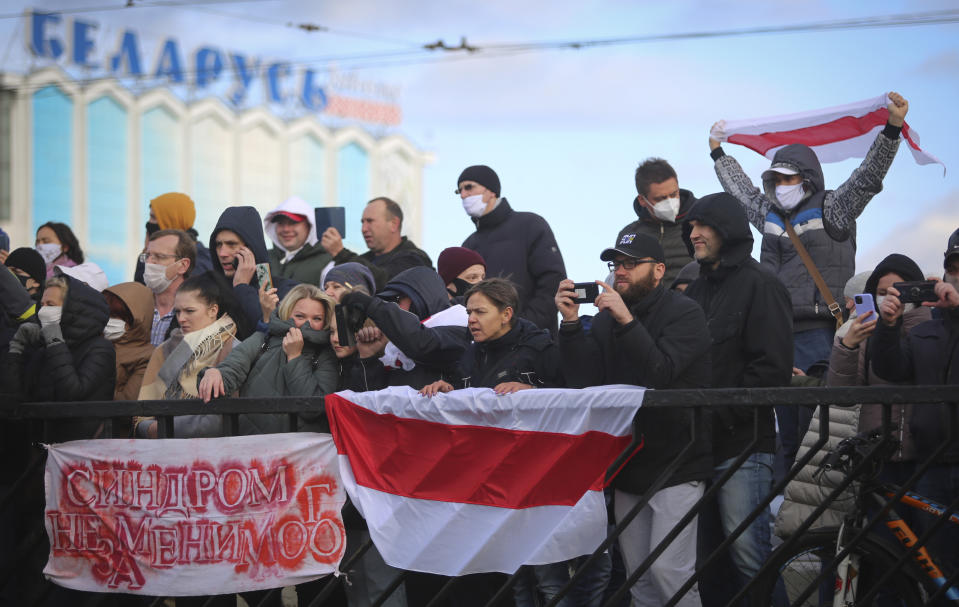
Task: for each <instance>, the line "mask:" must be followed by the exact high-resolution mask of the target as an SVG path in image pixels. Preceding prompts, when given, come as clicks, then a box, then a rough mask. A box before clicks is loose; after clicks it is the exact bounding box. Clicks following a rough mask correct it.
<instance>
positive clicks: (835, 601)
mask: <svg viewBox="0 0 959 607" xmlns="http://www.w3.org/2000/svg"><path fill="white" fill-rule="evenodd" d="M895 447H896V441H894V440H892V439H890V438H889V437H888V436H887V437H886V438H885V439H884V438H883V433H882V432H879V431H872V432H868V433H862V434H859V435H857V436H854V437H851V438H847V439H845V440H843V441H842V442H840V443H839V445H838V446H837V448H836V450H835V451H834V452H833V453H831V454H830V455H829V456H828V457H826V458H824V459H823V461H822V462H820V465H819V470H818V471H817V473H816V474H817V475H820V474H822V473H823V472H824V471H827V470H832V469H835V470H838V471H841V472H843V473H845V474H847V475H848V474H849V473H850V471H851V470H853V469H854V468H856V467H857V464H860V462H866V464H865V466H863V467H860V470H861V471H863V472H862V474H861V478H859V479H858V480H859V486H858V488H856V487H855V485H851V486H852V487H854V489H853V492H854V495H855V505H854V508H853V510H852V512H851V513H850V514H849V515H848V516H847V517H846V518H845V520H844V522H843V524H842V525H841V526H839V527H824V528H820V529H815V530H812V531H807V532H806V533H805V534H803V536H802V537H800V538H799V539H798V540H797V541H796V542H794V543H793V544H792V545H790V544H789V542H787V543H786V544H784V545H783V546H781V547H780V549H778V550H776V551H775V552H774V553H773V554H772V555H771V556H770V561H772V562H771V564H770V567H769V569H768V570H766V571H765V572H762V573H761V574H760V576H759V578H758V579H757V580H756V581H755V586H754V590H753V592H752V594H751V602H752V605H754V606H755V607H760V606H761V607H769V606H770V605H775V606H777V607H778V606H780V605H793V606H797V605H798V606H801V607H808V606H832V607H846V606H849V607H851V606H853V605H889V604H898V605H907V606H912V605H923V604H926V601H927V600H929V599H930V598H932V597H933V596H934V595H937V594H938V595H939V596H941V597H942V599H941V601H942V604H950V605H959V586H957V585H952V586H949V587H948V588H947V589H945V590H940V588H941V587H943V586H946V585H947V580H948V579H949V573H951V572H949V573H944V572H943V570H942V568H941V567H940V566H939V565H938V564H937V563H936V562H935V560H934V559H933V557H932V555H931V554H930V553H929V551H928V550H927V549H926V547H925V546H921V547H918V548H913V547H914V546H915V545H916V543H917V541H918V537H917V534H916V533H915V532H914V531H913V530H912V529H911V528H910V527H909V525H908V524H907V523H906V522H905V521H904V520H902V518H901V517H900V516H899V515H898V514H897V513H896V512H895V510H893V509H892V508H889V509H888V510H887V512H886V513H885V514H883V515H882V517H881V518H880V521H881V522H882V523H883V524H884V525H885V527H886V528H888V529H889V530H890V531H891V532H892V534H893V536H894V537H895V538H896V539H897V540H898V542H899V543H898V544H896V543H895V542H892V541H890V540H888V539H887V537H886V536H885V534H880V533H879V532H878V531H877V530H876V527H878V523H877V524H876V525H875V526H874V528H873V529H869V530H865V527H866V524H867V521H868V520H869V514H868V511H867V508H866V506H867V504H869V503H872V504H875V505H876V506H877V507H878V508H879V510H881V509H882V508H883V507H884V506H886V504H887V503H888V502H889V501H890V500H892V499H894V498H896V496H897V494H898V493H899V492H900V488H899V487H897V486H895V485H892V484H888V483H883V482H881V481H879V480H877V476H878V474H879V471H880V469H881V466H882V463H883V462H884V461H885V460H886V459H887V457H888V455H889V454H890V453H892V452H893V451H894V450H895ZM872 452H875V453H874V454H873V455H874V457H872V458H871V459H868V458H867V455H869V454H870V453H872ZM896 503H898V504H902V505H904V506H908V507H910V508H914V509H917V510H921V511H924V512H927V513H929V514H933V515H936V516H937V517H941V516H942V515H943V513H945V512H947V510H951V509H947V508H946V507H945V506H943V505H941V504H938V503H935V502H933V501H931V500H929V499H926V498H925V497H923V496H921V495H919V494H917V493H915V492H912V491H906V492H904V494H903V495H902V496H901V497H899V498H898V500H896ZM952 508H953V509H954V508H955V504H954V505H953V507H952ZM946 520H947V521H948V524H957V525H959V516H957V515H956V514H952V513H951V512H950V513H949V518H948V519H946ZM938 524H944V523H938ZM860 535H862V537H861V538H859V539H858V540H855V538H857V536H860ZM910 551H911V552H912V556H911V558H910V557H908V556H906V555H907V554H908V553H909V552H910ZM899 561H903V563H902V566H901V567H900V568H899V569H898V570H896V571H894V572H892V573H888V572H890V571H891V570H892V569H893V568H894V567H895V566H896V565H897V564H899V563H898V562H899ZM877 583H878V584H879V587H878V588H876V586H877ZM954 584H955V582H954ZM864 600H865V601H864ZM937 604H939V603H937Z"/></svg>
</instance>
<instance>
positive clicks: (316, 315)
mask: <svg viewBox="0 0 959 607" xmlns="http://www.w3.org/2000/svg"><path fill="white" fill-rule="evenodd" d="M333 306H334V303H333V300H331V299H330V298H329V297H328V296H327V295H326V294H325V293H323V291H321V290H320V288H319V287H317V286H314V285H305V284H304V285H297V286H295V287H293V288H292V289H291V290H290V292H289V293H288V294H287V296H286V297H284V298H283V300H282V301H281V302H280V305H279V307H278V308H277V309H276V311H275V312H274V313H273V315H272V317H271V318H270V324H269V331H268V333H263V332H261V331H257V332H256V333H254V334H253V335H252V336H250V337H248V338H247V339H245V340H243V343H241V344H240V345H239V346H237V347H236V348H234V349H233V351H232V352H231V353H230V355H229V356H227V357H226V359H224V360H223V361H222V362H220V363H218V364H217V365H216V366H214V367H209V368H207V369H204V370H203V371H201V372H200V377H199V384H198V386H199V387H198V390H199V394H200V398H202V399H203V402H209V401H210V400H211V399H213V398H216V397H219V396H225V395H228V394H234V393H237V394H238V395H239V396H326V395H327V394H331V393H332V392H334V391H335V390H336V385H337V365H336V355H335V354H334V352H333V349H332V347H331V346H330V326H331V323H332V319H333ZM321 408H322V406H321ZM315 419H316V416H308V415H305V414H304V415H301V420H300V425H299V430H301V431H304V432H310V431H315V426H314V425H313V423H312V422H313V421H314V420H315ZM287 429H288V428H287V416H286V415H277V414H248V415H241V416H240V434H271V433H275V432H285V431H286V430H287Z"/></svg>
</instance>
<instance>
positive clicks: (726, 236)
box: [683, 193, 793, 463]
mask: <svg viewBox="0 0 959 607" xmlns="http://www.w3.org/2000/svg"><path fill="white" fill-rule="evenodd" d="M693 220H696V221H699V222H701V223H703V224H706V225H708V226H710V227H712V228H713V229H714V230H716V232H717V233H718V235H719V236H720V237H721V238H722V246H721V247H720V251H719V252H720V256H721V259H720V261H719V265H718V266H717V267H715V268H713V267H711V266H710V265H707V264H704V265H702V266H701V271H700V275H699V278H697V279H696V280H695V281H693V282H692V283H691V284H690V285H689V287H688V288H687V289H686V295H688V296H689V297H691V298H693V300H695V301H696V302H697V303H699V305H700V306H702V308H703V311H704V312H705V313H706V322H707V324H708V325H709V334H710V336H711V338H712V387H713V388H733V387H742V388H759V387H774V386H788V385H789V380H790V378H791V377H792V358H793V357H792V352H793V327H792V305H791V303H790V300H789V293H788V292H787V291H786V287H785V286H783V284H782V283H781V282H780V281H779V279H778V278H777V277H776V276H775V275H774V274H773V273H772V272H770V271H769V270H768V269H767V268H765V267H763V266H761V265H759V263H758V262H757V261H756V260H755V259H753V258H752V257H751V256H750V252H751V251H752V246H753V237H752V234H751V233H750V232H749V223H748V221H747V220H746V212H745V211H744V210H743V208H742V205H740V204H739V201H737V200H736V199H735V198H733V197H732V196H731V195H729V194H726V193H719V194H710V195H709V196H705V197H703V198H700V199H699V202H697V203H696V206H694V207H693V208H692V210H691V211H690V212H689V214H688V215H687V216H686V222H685V223H684V225H683V239H684V240H685V241H686V246H687V247H688V248H689V252H690V254H691V255H692V254H693V246H692V243H691V242H690V240H689V235H690V232H691V231H692V226H691V225H690V222H691V221H693ZM759 414H760V417H759V433H760V436H759V439H760V440H759V444H758V446H757V448H756V450H757V451H759V452H765V453H772V452H774V451H775V446H776V445H775V443H776V431H775V425H774V422H773V410H772V408H771V407H764V408H760V409H759ZM752 440H753V410H752V408H750V407H723V408H719V409H717V411H716V415H715V417H714V418H713V454H714V457H715V460H716V462H717V463H719V462H721V461H723V460H725V459H729V458H730V457H733V456H736V455H738V454H739V452H740V451H741V450H742V449H744V448H745V447H746V446H747V445H748V444H749V443H750V442H752Z"/></svg>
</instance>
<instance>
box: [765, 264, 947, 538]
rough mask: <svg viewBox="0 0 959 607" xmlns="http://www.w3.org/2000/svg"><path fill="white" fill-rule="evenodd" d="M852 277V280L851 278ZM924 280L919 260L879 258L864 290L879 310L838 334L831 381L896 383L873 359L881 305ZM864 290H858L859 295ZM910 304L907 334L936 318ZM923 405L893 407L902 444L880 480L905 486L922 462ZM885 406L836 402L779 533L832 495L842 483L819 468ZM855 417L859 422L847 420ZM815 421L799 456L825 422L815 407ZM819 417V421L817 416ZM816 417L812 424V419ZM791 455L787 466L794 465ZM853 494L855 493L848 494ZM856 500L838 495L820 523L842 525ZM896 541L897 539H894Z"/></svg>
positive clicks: (905, 514) (794, 484)
mask: <svg viewBox="0 0 959 607" xmlns="http://www.w3.org/2000/svg"><path fill="white" fill-rule="evenodd" d="M850 280H851V279H850ZM907 280H910V281H913V280H924V277H923V274H922V270H920V269H919V266H918V265H917V264H916V262H915V261H913V260H912V259H910V258H909V257H906V256H905V255H900V254H898V253H893V254H892V255H888V256H887V257H886V258H885V259H883V260H882V261H880V262H879V264H878V265H877V266H876V268H875V269H874V270H873V271H872V273H870V274H869V277H868V278H867V279H866V283H865V286H864V287H863V288H862V289H860V290H859V291H858V293H868V294H869V295H872V297H873V302H874V304H875V305H876V306H877V307H876V309H873V310H872V311H869V312H866V313H864V314H863V315H862V316H859V315H857V316H856V317H855V318H854V319H853V320H852V321H851V323H850V324H849V329H848V331H846V332H845V333H844V334H843V335H842V336H840V335H838V334H837V335H836V337H835V338H834V339H833V346H832V353H831V354H830V357H829V362H828V372H827V374H826V385H827V386H884V385H890V384H895V383H897V382H890V381H887V380H884V379H882V378H881V377H879V376H878V375H876V371H875V369H874V364H873V361H872V360H870V358H869V355H868V352H869V342H870V341H871V340H872V339H873V334H874V333H875V331H876V324H877V322H878V311H877V310H878V306H879V305H882V302H883V300H884V299H885V298H886V295H887V293H888V291H889V288H890V287H892V285H893V284H894V283H896V282H903V281H907ZM858 293H853V295H854V296H855V295H857V294H858ZM907 307H908V309H907V310H906V312H905V313H904V314H903V322H902V325H901V334H902V337H905V336H906V334H907V333H908V332H909V331H910V330H911V329H912V328H913V327H915V326H917V325H919V324H921V323H923V322H925V321H927V320H930V319H931V318H932V311H931V310H930V309H929V308H927V307H922V306H916V305H915V304H907ZM919 408H920V407H916V406H915V405H911V404H897V405H892V406H891V416H892V417H891V420H892V424H893V428H894V429H895V436H896V441H897V443H898V446H897V448H896V451H895V452H894V453H893V454H892V455H891V457H890V458H889V460H888V461H886V462H884V463H883V466H882V470H881V471H880V472H879V479H880V480H882V481H885V482H888V483H893V484H895V485H902V484H904V483H905V481H906V480H907V479H908V478H909V477H910V476H912V473H913V472H914V471H915V466H916V447H917V446H916V439H915V437H914V435H913V414H914V413H915V412H916V410H917V409H919ZM882 410H883V407H882V405H875V404H861V405H856V406H855V407H854V408H851V409H850V408H849V407H835V406H833V407H830V412H829V434H830V443H829V444H828V445H827V447H826V448H825V449H823V452H822V453H820V454H817V455H815V456H813V459H812V460H811V461H810V462H809V463H807V464H806V466H805V467H804V468H803V469H802V470H801V471H800V472H799V474H797V475H796V477H795V478H794V479H793V480H792V481H790V483H789V484H788V485H787V486H786V491H785V493H784V497H785V501H784V502H783V505H782V507H781V508H780V509H779V514H778V515H777V518H776V533H777V534H779V535H783V536H788V535H791V534H792V532H793V531H794V530H795V529H797V528H798V527H799V526H800V524H802V522H803V521H805V520H806V518H808V517H809V515H810V514H811V513H812V512H813V510H815V509H816V508H817V507H818V506H819V505H820V504H821V503H822V502H824V501H825V499H826V496H828V495H829V493H830V492H831V491H832V490H833V489H834V488H835V487H836V485H837V484H838V483H837V482H836V480H837V479H836V478H835V477H831V476H830V475H822V474H821V473H820V472H818V470H819V469H820V463H821V460H822V459H823V458H825V457H826V456H827V454H828V453H829V452H830V451H831V450H833V449H834V448H835V445H836V443H838V441H840V440H842V439H843V438H847V437H849V436H852V435H854V434H856V433H857V432H868V431H871V430H874V429H875V428H879V427H880V426H882V415H883V413H882ZM847 418H851V419H850V420H849V421H854V423H853V424H846V423H845V422H846V421H847ZM808 419H809V421H807V422H806V423H805V427H802V426H801V427H800V430H801V432H800V435H801V436H802V437H803V439H802V447H800V449H799V450H798V451H797V452H796V453H794V454H792V455H793V460H794V459H795V458H796V457H802V455H803V454H804V453H805V449H804V448H803V447H805V448H806V449H808V448H809V447H811V446H812V445H815V443H816V441H817V439H818V438H819V433H820V430H819V428H820V425H819V417H818V412H817V413H813V412H809V418H808ZM814 419H815V421H814V422H813V421H812V420H814ZM810 422H812V423H810ZM793 460H788V461H787V465H789V466H790V467H791V466H792V461H793ZM843 497H850V496H843ZM849 505H851V502H850V501H847V500H844V499H842V498H840V499H837V500H835V501H834V502H833V503H832V504H830V507H829V508H828V509H827V510H826V511H825V512H824V513H823V514H822V515H821V517H820V518H819V519H818V521H817V523H816V526H827V525H840V524H841V523H842V521H843V519H844V517H845V516H846V514H847V512H846V510H847V509H848V506H849ZM899 515H900V516H901V517H902V518H904V519H906V521H907V522H908V523H909V524H910V525H911V524H913V523H914V522H918V521H917V520H915V517H913V516H912V511H911V510H909V509H903V510H902V511H901V512H899ZM888 539H890V540H892V539H893V538H892V537H890V538H888Z"/></svg>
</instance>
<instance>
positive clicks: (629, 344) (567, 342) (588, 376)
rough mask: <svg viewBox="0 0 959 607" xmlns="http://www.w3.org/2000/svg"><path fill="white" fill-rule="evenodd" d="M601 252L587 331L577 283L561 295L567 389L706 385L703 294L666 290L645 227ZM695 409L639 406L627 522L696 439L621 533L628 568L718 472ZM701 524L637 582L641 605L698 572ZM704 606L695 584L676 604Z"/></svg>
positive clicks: (626, 473)
mask: <svg viewBox="0 0 959 607" xmlns="http://www.w3.org/2000/svg"><path fill="white" fill-rule="evenodd" d="M600 259H601V260H603V261H606V262H608V264H609V269H610V270H612V272H613V280H612V281H610V282H612V285H609V284H606V283H600V284H601V286H602V287H603V289H604V291H603V293H601V294H600V295H599V296H598V297H597V298H596V302H595V305H596V307H597V308H598V309H599V313H598V314H597V315H596V316H594V317H593V319H592V325H591V326H590V328H589V330H588V331H587V330H585V328H584V327H583V323H582V320H581V319H580V317H579V305H578V304H576V303H573V299H574V297H575V291H574V283H573V281H572V280H570V279H568V278H567V279H565V280H563V281H562V282H561V283H560V285H559V290H558V291H557V293H556V307H557V308H558V309H559V311H560V314H561V316H562V319H563V320H562V323H561V324H560V330H559V349H560V354H561V355H562V366H563V373H564V375H565V377H566V382H567V384H568V385H569V386H570V387H574V388H586V387H589V386H599V385H604V384H631V385H635V386H644V387H647V388H652V389H656V390H661V389H676V388H705V387H708V386H709V384H710V381H711V377H710V354H709V352H710V345H711V344H710V339H709V329H708V328H707V326H706V317H705V315H704V314H703V310H702V308H700V307H699V306H698V305H697V304H696V302H694V301H692V300H691V299H689V298H688V297H686V296H684V295H682V294H681V293H678V292H676V291H673V290H669V289H667V288H666V283H665V282H664V278H663V277H664V276H665V275H666V267H665V266H666V264H665V260H666V255H665V253H664V251H663V247H662V246H661V245H660V244H659V241H658V240H657V239H656V237H654V236H651V235H649V234H644V233H642V232H636V233H628V234H621V235H620V236H619V237H618V238H617V239H616V241H615V244H614V245H613V247H611V248H608V249H606V250H604V251H603V252H602V253H601V254H600ZM693 421H694V419H693V412H692V410H682V409H674V408H649V409H647V408H645V407H643V408H641V409H640V410H639V413H638V414H637V416H636V420H635V422H634V428H635V430H634V431H635V432H641V433H642V439H643V448H642V450H641V451H639V453H637V454H636V455H635V456H634V457H633V458H632V459H631V460H630V461H629V462H628V463H627V464H626V465H625V467H624V468H623V469H622V470H621V471H620V472H619V474H618V475H617V476H616V478H615V479H614V480H613V487H614V489H615V492H614V504H613V505H614V509H615V513H616V518H617V520H622V519H623V518H625V517H626V516H628V514H629V513H630V512H631V511H632V510H633V509H634V507H635V506H636V505H637V504H638V503H639V502H640V501H641V500H642V499H644V496H646V494H647V493H648V492H649V490H650V489H651V487H652V486H653V484H654V483H655V482H656V480H657V478H658V477H659V475H660V473H661V472H662V470H663V469H665V468H666V467H668V466H669V465H670V464H671V463H673V462H674V461H675V460H676V458H677V457H678V456H679V455H680V454H681V453H682V452H683V451H684V450H685V449H686V448H687V447H688V446H689V444H690V442H691V441H693V440H694V437H695V440H696V442H695V448H693V449H690V451H689V453H687V454H686V455H685V459H683V460H682V462H681V464H680V465H679V467H678V468H677V469H676V471H675V472H674V473H673V474H672V475H671V476H670V478H669V479H668V480H667V481H666V483H665V484H664V486H663V487H662V488H661V489H659V490H658V491H656V492H655V493H654V494H652V496H650V497H649V501H648V503H647V505H646V506H645V507H644V508H643V509H641V510H640V511H639V514H638V516H637V517H636V518H635V519H633V521H632V522H631V523H630V524H629V526H628V527H626V529H625V530H624V532H623V534H622V535H621V536H620V538H619V547H620V552H621V553H622V554H623V557H624V561H625V565H626V570H627V575H628V574H629V573H630V572H631V571H633V570H635V569H637V568H638V567H639V566H640V564H641V563H643V561H645V560H646V558H647V557H648V556H649V554H650V553H651V552H652V550H653V549H654V548H655V547H656V546H657V545H658V544H659V542H660V541H661V540H662V539H663V537H665V536H666V534H667V533H669V532H670V531H671V530H672V529H673V528H674V527H675V526H676V524H677V523H678V522H679V521H680V520H681V519H682V518H683V517H684V516H685V515H686V513H687V512H689V510H690V509H691V508H692V507H693V506H694V505H695V504H696V503H697V502H698V501H699V499H700V498H701V497H702V496H703V493H704V492H705V488H706V481H707V480H708V479H709V478H711V477H712V452H711V450H710V440H709V438H708V435H707V438H703V435H704V434H707V430H708V429H709V427H710V426H709V424H708V422H707V421H705V420H702V419H697V420H695V421H696V426H695V432H693V431H691V429H690V428H691V425H692V422H693ZM697 525H698V522H697V521H696V520H695V519H694V521H693V522H691V523H690V524H689V525H687V526H686V527H684V528H683V529H682V531H681V532H680V534H679V535H678V536H677V537H676V538H675V539H674V540H673V541H672V542H671V543H670V544H669V545H668V547H667V548H666V549H665V550H664V551H663V552H662V553H661V554H660V555H659V557H658V558H657V559H656V560H655V561H654V562H653V564H652V566H651V567H650V568H649V569H648V570H647V571H646V572H645V573H644V574H643V575H642V576H640V578H639V580H638V581H637V583H636V584H634V585H633V586H632V588H630V593H631V594H632V597H633V604H634V605H642V604H649V605H661V604H663V603H665V602H666V601H668V600H669V599H670V597H672V596H673V595H674V594H675V593H676V592H677V591H678V590H679V588H680V587H681V586H682V585H683V584H684V583H685V582H686V581H687V580H688V579H689V578H690V577H692V576H693V574H694V573H695V564H696V541H697ZM677 604H678V605H683V606H699V605H700V604H701V603H700V598H699V588H698V587H697V586H696V585H694V586H693V587H692V588H690V590H689V591H688V592H687V593H686V594H685V595H683V597H682V599H681V600H680V601H679V602H678V603H677Z"/></svg>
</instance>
